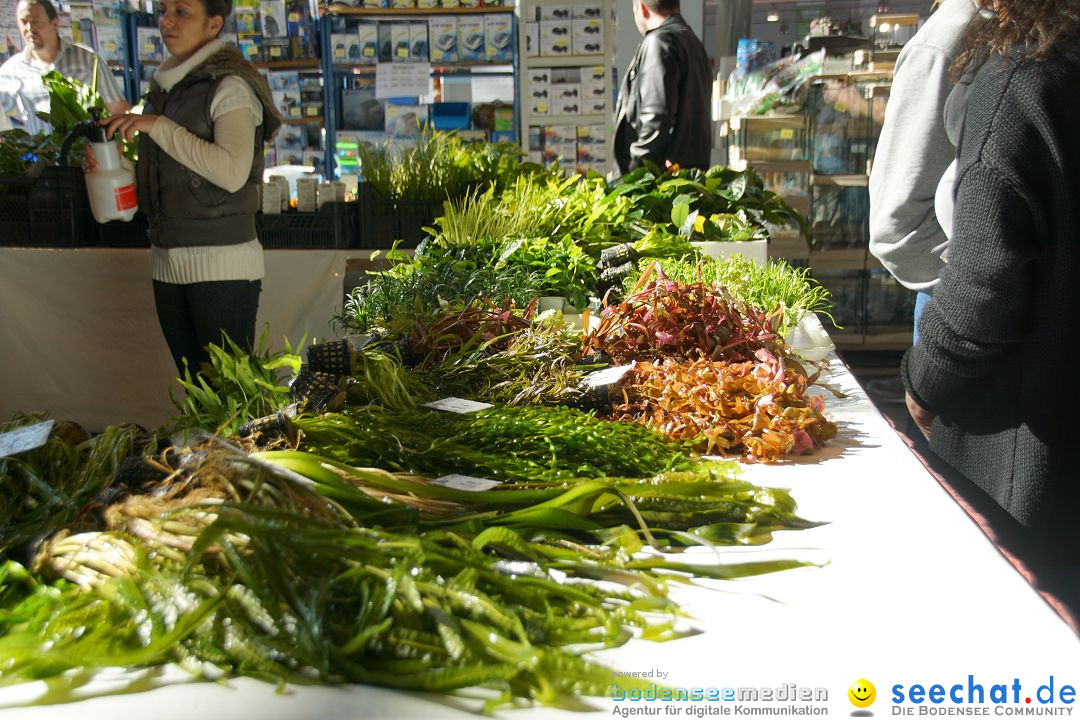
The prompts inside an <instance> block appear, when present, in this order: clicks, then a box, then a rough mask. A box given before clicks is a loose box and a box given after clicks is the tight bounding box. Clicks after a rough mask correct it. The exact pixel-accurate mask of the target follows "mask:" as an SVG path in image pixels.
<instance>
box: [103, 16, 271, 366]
mask: <svg viewBox="0 0 1080 720" xmlns="http://www.w3.org/2000/svg"><path fill="white" fill-rule="evenodd" d="M158 7H159V12H160V16H159V19H158V27H159V28H160V29H161V36H162V39H163V40H164V42H165V46H166V47H167V48H168V49H169V53H170V56H169V58H168V59H166V60H165V62H163V63H162V64H161V66H160V67H159V68H158V70H157V72H156V73H155V74H154V78H153V81H152V83H151V87H150V92H149V93H148V95H147V97H146V104H145V108H144V112H143V114H141V115H137V114H126V115H118V116H115V117H112V118H109V119H108V120H104V121H102V122H103V123H105V124H107V126H108V132H109V136H110V137H111V136H112V135H113V133H119V134H120V135H122V136H123V137H124V138H127V139H129V140H130V139H132V138H133V137H134V136H135V135H136V134H138V148H139V160H138V163H137V166H136V170H137V173H136V177H137V183H136V184H137V188H138V196H139V207H140V209H141V210H142V211H143V212H144V213H145V214H146V216H147V218H148V220H149V226H150V241H151V250H150V269H151V275H152V277H153V281H154V302H155V305H156V307H157V313H158V320H159V322H160V323H161V329H162V331H163V332H164V334H165V340H166V342H167V343H168V345H169V350H170V351H171V352H172V355H173V360H174V361H175V362H176V367H177V369H178V370H179V372H180V373H181V375H182V374H183V372H184V367H185V364H186V365H187V366H188V367H190V369H191V371H192V373H194V372H195V371H197V370H198V369H199V364H200V362H205V361H206V360H208V354H207V352H206V345H207V344H209V343H215V344H219V345H220V344H222V342H223V340H222V334H225V335H228V337H229V338H231V339H232V340H233V341H234V342H236V343H237V344H239V345H240V346H241V347H243V348H248V349H250V348H251V347H252V346H253V344H254V341H255V315H256V312H257V310H258V306H259V293H260V291H261V287H262V277H263V257H262V246H261V245H260V244H259V241H258V238H257V236H256V234H255V212H256V210H257V208H258V194H259V184H260V183H261V182H262V171H263V145H264V143H265V142H267V141H268V140H269V139H270V138H271V137H272V136H273V134H274V132H276V131H277V129H278V127H280V125H281V118H280V116H279V115H278V113H277V110H276V109H275V108H274V103H273V99H272V96H271V94H270V89H269V88H268V87H267V85H266V82H265V80H264V79H263V78H262V76H261V75H260V74H259V72H258V71H257V70H256V69H255V68H254V67H253V66H252V65H251V64H250V63H249V62H247V60H245V59H244V57H243V56H242V55H241V54H240V52H239V51H238V50H237V49H236V48H234V47H232V46H229V45H226V44H225V43H224V42H222V41H221V40H220V39H219V38H218V35H219V33H220V32H221V28H222V25H223V24H224V22H225V18H226V17H227V16H228V14H229V13H230V12H231V11H232V2H231V0H159V2H158ZM87 165H88V169H89V170H92V166H93V159H92V158H89V159H88V162H87Z"/></svg>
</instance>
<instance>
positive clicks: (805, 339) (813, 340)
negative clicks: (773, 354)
mask: <svg viewBox="0 0 1080 720" xmlns="http://www.w3.org/2000/svg"><path fill="white" fill-rule="evenodd" d="M784 340H785V342H787V344H788V347H790V348H791V349H792V350H794V351H795V352H797V353H799V354H800V355H802V356H803V357H804V358H806V359H807V360H824V359H825V358H826V357H827V356H828V355H829V353H831V352H833V351H834V350H836V345H834V344H833V341H832V338H831V337H829V333H827V332H825V328H824V327H822V325H821V320H820V319H819V318H818V316H817V314H816V313H812V312H808V313H803V316H802V317H801V318H799V324H798V325H796V326H795V327H793V328H792V329H791V330H789V331H788V334H787V337H786V338H784Z"/></svg>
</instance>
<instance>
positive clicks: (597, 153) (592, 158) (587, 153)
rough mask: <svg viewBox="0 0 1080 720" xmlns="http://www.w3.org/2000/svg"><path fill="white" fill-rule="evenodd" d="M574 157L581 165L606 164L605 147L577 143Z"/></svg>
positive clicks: (606, 151)
mask: <svg viewBox="0 0 1080 720" xmlns="http://www.w3.org/2000/svg"><path fill="white" fill-rule="evenodd" d="M576 157H577V161H578V163H581V164H588V163H606V162H607V161H608V149H607V145H603V144H600V145H596V144H589V143H585V144H582V143H578V146H577V156H576Z"/></svg>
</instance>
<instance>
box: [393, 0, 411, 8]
mask: <svg viewBox="0 0 1080 720" xmlns="http://www.w3.org/2000/svg"><path fill="white" fill-rule="evenodd" d="M390 7H395V8H414V7H416V0H390Z"/></svg>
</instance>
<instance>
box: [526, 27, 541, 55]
mask: <svg viewBox="0 0 1080 720" xmlns="http://www.w3.org/2000/svg"><path fill="white" fill-rule="evenodd" d="M525 54H526V55H527V56H528V57H537V56H539V55H540V23H536V22H527V23H525Z"/></svg>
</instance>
